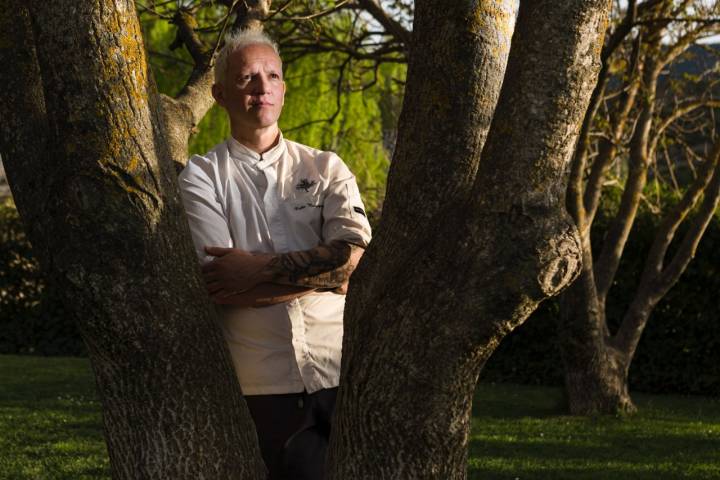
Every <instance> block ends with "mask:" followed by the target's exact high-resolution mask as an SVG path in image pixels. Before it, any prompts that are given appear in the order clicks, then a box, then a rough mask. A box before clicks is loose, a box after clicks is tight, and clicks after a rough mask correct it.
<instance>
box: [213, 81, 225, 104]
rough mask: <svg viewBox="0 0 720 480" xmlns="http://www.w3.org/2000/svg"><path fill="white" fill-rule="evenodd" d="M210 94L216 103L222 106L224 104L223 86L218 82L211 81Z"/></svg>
mask: <svg viewBox="0 0 720 480" xmlns="http://www.w3.org/2000/svg"><path fill="white" fill-rule="evenodd" d="M211 91H212V96H213V98H214V99H215V101H216V102H217V103H218V105H220V106H222V107H224V106H225V93H224V92H223V86H222V85H220V84H219V83H213V86H212V88H211Z"/></svg>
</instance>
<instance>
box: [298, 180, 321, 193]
mask: <svg viewBox="0 0 720 480" xmlns="http://www.w3.org/2000/svg"><path fill="white" fill-rule="evenodd" d="M315 184H317V182H316V181H315V180H308V179H307V178H301V179H300V181H299V182H298V184H297V185H295V189H296V190H305V191H306V192H309V191H310V188H311V187H312V186H314V185H315Z"/></svg>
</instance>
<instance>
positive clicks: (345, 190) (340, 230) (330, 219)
mask: <svg viewBox="0 0 720 480" xmlns="http://www.w3.org/2000/svg"><path fill="white" fill-rule="evenodd" d="M335 160H336V161H335V162H333V165H332V167H333V170H334V172H333V173H334V175H332V181H331V183H330V184H329V185H328V187H327V190H326V191H325V200H324V202H323V203H324V205H323V229H322V236H323V241H325V242H327V243H329V242H332V241H336V240H342V241H345V242H348V243H352V244H354V245H358V246H361V247H363V248H364V247H367V246H368V244H369V243H370V238H371V232H370V222H369V221H368V218H367V213H366V212H365V205H363V202H362V199H361V198H360V190H359V189H358V186H357V182H356V181H355V176H353V174H352V173H351V172H350V170H349V169H348V168H347V166H346V165H345V163H344V162H343V161H342V160H340V158H338V157H336V158H335Z"/></svg>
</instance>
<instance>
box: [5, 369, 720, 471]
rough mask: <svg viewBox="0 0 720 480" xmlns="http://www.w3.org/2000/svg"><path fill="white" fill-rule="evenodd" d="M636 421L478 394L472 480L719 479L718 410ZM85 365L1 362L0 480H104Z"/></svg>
mask: <svg viewBox="0 0 720 480" xmlns="http://www.w3.org/2000/svg"><path fill="white" fill-rule="evenodd" d="M635 400H636V402H637V404H638V406H639V408H640V413H638V414H637V415H633V416H630V417H597V418H581V417H571V416H566V415H563V414H562V396H561V391H560V389H557V388H544V387H527V386H517V385H492V384H490V385H481V386H480V388H479V389H478V393H477V396H476V399H475V403H474V407H473V424H472V437H471V442H470V461H469V477H470V478H471V479H510V480H514V479H519V480H528V479H548V480H550V479H552V480H562V479H573V480H582V479H603V480H605V479H608V480H615V479H619V480H639V479H653V480H663V479H679V478H689V479H720V400H718V399H709V398H702V397H680V396H658V395H635ZM107 478H109V469H108V460H107V453H106V450H105V446H104V444H103V441H102V429H101V418H100V406H99V403H98V402H97V400H96V398H95V393H94V390H93V381H92V374H91V371H90V367H89V364H88V362H87V361H86V360H83V359H74V358H43V357H16V356H9V355H2V356H0V479H3V480H4V479H8V480H10V479H43V480H45V479H53V480H55V479H68V480H70V479H72V480H76V479H107Z"/></svg>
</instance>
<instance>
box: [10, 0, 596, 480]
mask: <svg viewBox="0 0 720 480" xmlns="http://www.w3.org/2000/svg"><path fill="white" fill-rule="evenodd" d="M225 3H228V2H225ZM373 3H374V4H375V6H378V5H379V4H378V3H377V2H373ZM230 4H231V5H233V6H236V5H238V4H241V5H243V8H245V7H246V6H249V7H251V9H252V8H257V7H258V6H259V7H262V8H260V9H259V10H258V11H257V13H256V15H257V18H265V17H267V16H268V15H272V12H271V11H270V10H269V9H268V7H269V2H231V3H230ZM256 4H257V5H256ZM0 5H1V6H2V16H0V19H1V20H0V21H1V22H2V25H0V27H1V28H0V35H1V37H0V62H2V64H3V65H5V68H3V69H2V71H1V73H0V98H2V102H1V103H0V122H2V139H1V143H0V153H2V156H3V160H4V162H5V164H6V168H7V171H8V176H9V180H10V183H11V187H12V189H13V194H14V196H15V199H16V202H17V206H18V210H19V212H20V214H21V216H22V218H23V219H24V221H25V222H26V225H27V231H28V236H29V238H30V239H31V241H32V243H33V246H34V248H35V249H36V252H37V254H38V257H39V259H40V262H41V265H42V267H43V268H44V270H45V272H46V273H47V274H48V276H49V277H50V278H52V279H53V280H54V281H55V282H56V283H57V284H60V285H62V286H63V287H62V288H63V290H64V294H65V296H66V298H67V301H68V303H69V304H70V305H72V306H73V308H74V309H75V311H76V312H77V313H78V319H79V320H78V322H79V327H80V330H81V333H82V336H83V339H84V341H85V343H86V344H87V346H88V352H89V355H90V360H91V364H92V367H93V370H94V372H95V378H96V384H97V388H98V394H99V397H100V399H101V402H102V409H103V418H104V424H105V435H106V439H107V443H108V450H109V453H110V460H111V466H112V469H113V474H114V477H115V478H122V479H138V478H167V479H173V480H177V479H196V478H212V479H217V478H242V479H251V478H254V479H260V478H263V465H262V462H261V460H260V456H259V453H258V448H257V444H256V439H255V434H254V431H253V426H252V422H251V419H250V417H249V415H248V413H247V409H246V406H245V405H244V401H243V399H242V395H241V392H240V389H239V387H238V385H237V382H236V380H235V378H234V374H233V371H232V367H231V364H230V362H229V360H228V354H227V352H226V349H225V347H224V343H223V341H222V339H221V335H220V333H219V332H218V329H217V328H216V326H215V316H214V312H213V308H212V306H211V305H210V304H209V302H208V299H207V296H206V294H205V293H204V290H203V288H202V286H201V284H200V283H201V282H200V280H199V276H198V269H197V266H196V264H195V258H194V255H193V252H192V248H191V246H190V239H189V234H188V228H187V225H186V222H185V220H184V216H183V212H182V209H181V207H180V203H179V201H178V193H177V186H176V181H175V170H174V168H173V160H174V159H178V158H182V157H183V156H184V151H183V147H184V143H186V141H187V135H188V134H189V131H190V128H191V127H192V125H193V124H194V123H197V118H196V117H197V116H198V115H201V113H198V112H202V110H203V108H205V107H203V108H199V107H197V105H198V104H196V103H195V101H193V100H192V99H193V98H201V99H202V102H205V101H206V100H205V98H206V97H207V84H208V82H207V70H202V69H199V70H197V71H196V72H195V73H194V76H193V78H191V80H190V82H189V83H188V86H187V88H186V89H185V90H184V91H183V92H182V93H181V94H180V96H179V97H178V98H176V99H168V98H167V97H160V96H159V95H158V93H157V91H156V88H155V87H154V85H153V82H152V80H151V79H152V75H151V72H149V71H148V66H147V63H146V56H145V51H144V48H143V43H142V38H141V34H140V29H139V26H138V21H137V17H136V13H135V8H134V5H133V3H132V2H129V1H127V0H114V1H109V0H94V1H88V2H79V3H78V2H72V1H69V0H58V1H55V2H41V1H31V2H28V3H26V2H20V1H16V0H2V1H1V2H0ZM609 6H610V5H609V2H608V1H607V0H572V1H565V2H556V1H550V0H532V1H523V2H521V4H520V7H519V13H518V15H517V22H516V23H515V14H514V13H515V10H514V7H515V5H514V2H513V1H512V0H505V1H489V0H481V1H478V2H466V1H460V0H453V1H439V0H422V1H418V2H417V3H416V9H415V20H414V28H413V32H412V34H411V35H412V40H411V45H410V48H409V49H408V50H409V66H408V68H409V71H408V78H407V85H406V95H405V101H404V104H403V110H402V113H401V117H400V124H399V134H398V143H397V147H396V151H395V155H394V160H393V163H392V167H391V171H390V175H389V180H388V194H387V199H386V203H385V208H384V212H383V217H382V220H381V224H380V226H379V228H378V229H377V232H376V235H375V238H374V240H373V242H372V243H371V245H370V247H369V248H368V250H367V252H366V255H365V256H364V260H363V262H362V263H361V265H360V267H359V268H358V271H357V272H356V274H355V275H354V277H353V279H354V281H353V283H352V285H351V287H350V292H349V295H348V301H347V308H346V317H345V325H346V330H345V337H344V340H343V351H344V358H343V364H342V386H341V389H340V394H339V401H338V408H337V412H336V416H335V423H334V425H335V427H334V430H333V434H332V438H331V447H330V457H329V460H328V466H327V468H328V471H329V474H330V478H335V479H343V480H347V479H353V478H373V479H376V478H388V479H389V478H393V479H394V478H438V479H455V478H465V477H466V469H467V446H468V440H469V424H470V406H471V399H472V393H473V390H474V386H475V383H476V380H477V377H478V374H479V372H480V370H481V368H482V366H483V364H484V362H485V360H486V359H487V358H488V356H489V355H490V354H491V353H492V351H493V349H494V348H495V346H496V345H497V344H498V342H499V341H500V340H501V339H502V338H503V336H504V335H506V334H507V333H508V332H510V331H511V330H512V329H513V328H515V327H516V326H517V325H519V324H521V323H522V322H523V321H524V320H525V319H526V318H527V316H528V315H529V314H530V313H531V312H532V311H533V310H534V309H535V308H536V306H537V305H538V303H539V302H540V301H542V300H543V299H545V298H547V297H549V296H552V295H555V294H557V293H558V292H559V291H560V290H561V289H562V288H564V287H565V286H566V285H568V284H569V283H570V282H571V281H572V280H573V279H574V278H575V276H576V275H577V274H578V272H579V270H580V256H581V240H580V237H579V235H578V232H577V230H576V228H575V226H574V222H573V221H572V219H571V218H570V217H569V216H568V215H567V214H566V213H565V208H564V196H565V176H564V172H565V171H566V167H567V165H568V162H569V161H570V159H571V157H572V153H573V149H574V145H575V140H576V138H577V134H578V131H579V128H580V125H581V123H582V119H583V116H584V114H585V111H586V109H587V105H588V101H589V98H590V95H591V93H592V90H593V88H594V85H595V83H596V82H595V81H596V77H597V72H598V69H599V66H600V63H599V55H600V49H601V45H602V42H603V37H604V34H605V30H606V27H607V16H608V10H609ZM279 8H282V7H279ZM251 13H252V12H251ZM513 25H514V35H513ZM511 39H512V42H511ZM201 53H203V54H204V55H205V54H207V55H212V50H211V51H209V52H201ZM207 58H208V57H205V59H206V60H207ZM209 63H210V62H209V61H207V62H206V68H207V65H209ZM8 66H12V68H8ZM193 79H194V80H193ZM198 79H200V80H202V79H205V81H204V83H203V82H202V81H200V80H198ZM501 87H502V88H501Z"/></svg>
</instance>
